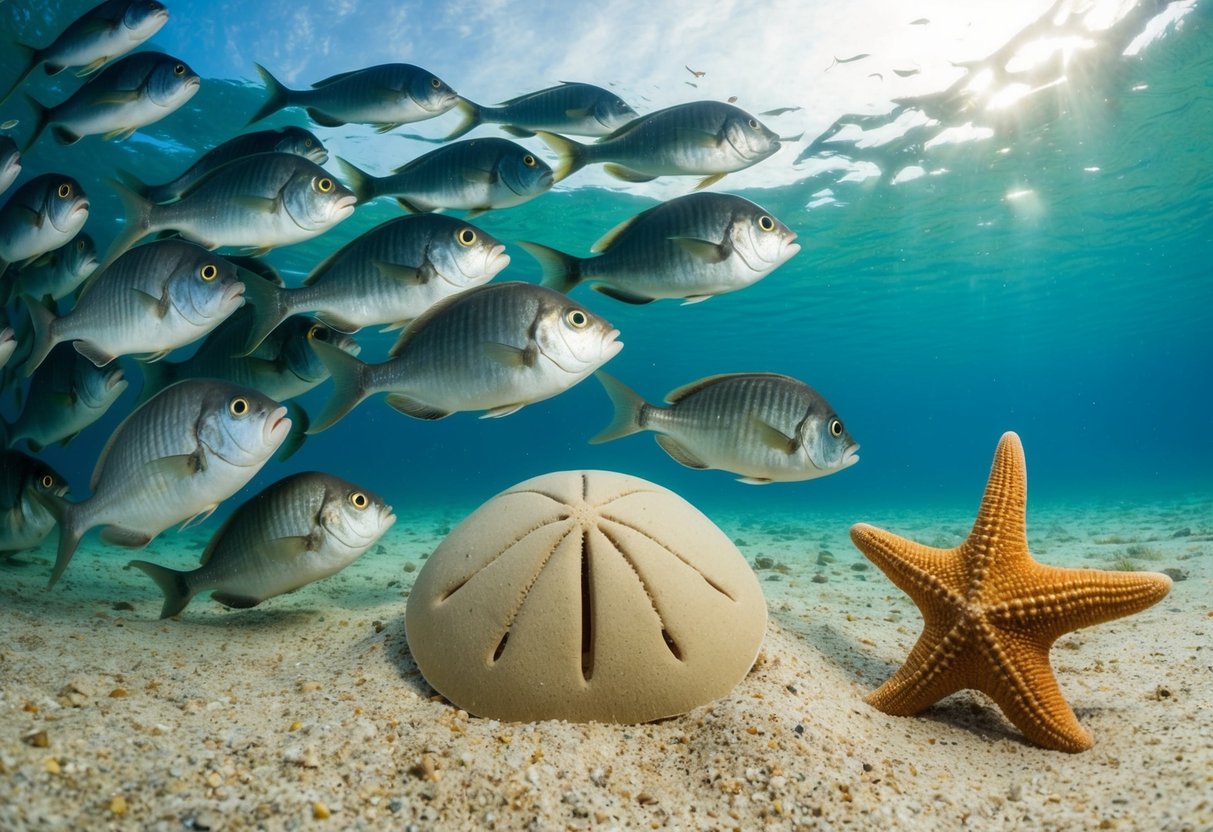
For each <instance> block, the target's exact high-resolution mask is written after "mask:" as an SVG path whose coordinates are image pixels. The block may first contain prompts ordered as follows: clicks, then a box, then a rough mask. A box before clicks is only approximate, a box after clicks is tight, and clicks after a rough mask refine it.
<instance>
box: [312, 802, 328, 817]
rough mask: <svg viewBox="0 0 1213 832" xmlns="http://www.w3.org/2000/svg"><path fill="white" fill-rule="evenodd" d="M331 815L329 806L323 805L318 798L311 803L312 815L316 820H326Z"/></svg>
mask: <svg viewBox="0 0 1213 832" xmlns="http://www.w3.org/2000/svg"><path fill="white" fill-rule="evenodd" d="M332 816H333V813H332V812H330V811H329V807H328V806H325V805H324V804H323V803H321V802H320V801H319V800H317V801H316V802H315V803H313V804H312V817H314V818H315V819H316V820H328V819H329V818H331V817H332Z"/></svg>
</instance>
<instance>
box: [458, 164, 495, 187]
mask: <svg viewBox="0 0 1213 832" xmlns="http://www.w3.org/2000/svg"><path fill="white" fill-rule="evenodd" d="M463 179H464V181H466V182H471V183H472V184H473V185H492V184H493V183H494V182H496V181H497V171H495V170H493V169H492V168H487V169H486V168H464V170H463Z"/></svg>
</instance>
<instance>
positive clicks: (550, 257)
mask: <svg viewBox="0 0 1213 832" xmlns="http://www.w3.org/2000/svg"><path fill="white" fill-rule="evenodd" d="M518 245H519V246H520V247H521V248H522V249H523V251H525V252H526V253H527V254H529V255H531V256H532V257H534V258H535V259H536V260H538V261H539V267H540V269H542V270H543V280H542V281H541V282H542V283H543V285H544V286H546V287H547V288H549V289H555V290H556V291H557V292H564V293H566V294H567V293H568V292H569V290H571V289H572V288H573V287H574V286H576V285H577V284H578V283H580V282H581V280H582V277H581V258H580V257H574V256H573V255H571V254H565V253H564V252H563V251H557V250H556V249H554V248H549V247H548V246H544V245H540V244H539V243H532V242H528V241H526V240H519V241H518Z"/></svg>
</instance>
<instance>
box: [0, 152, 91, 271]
mask: <svg viewBox="0 0 1213 832" xmlns="http://www.w3.org/2000/svg"><path fill="white" fill-rule="evenodd" d="M88 209H89V202H88V197H87V196H86V195H85V193H84V191H83V189H81V187H80V183H79V182H77V181H76V180H75V179H73V178H71V177H70V176H64V175H63V174H61V173H44V174H42V175H41V176H35V177H34V178H33V179H31V180H29V181H28V182H26V183H25V184H24V185H22V186H21V187H20V188H18V189H17V190H15V191H13V195H12V196H10V197H9V198H8V202H6V203H4V207H3V208H0V275H3V274H4V272H5V270H6V269H7V268H8V265H9V263H16V262H18V261H26V262H32V261H33V260H35V259H37V258H38V257H41V256H42V255H43V254H46V253H47V252H48V251H54V250H55V249H57V248H59V247H60V246H64V245H67V243H68V242H69V241H70V240H71V239H72V238H73V237H75V236H76V234H77V233H78V232H79V231H80V229H81V228H83V227H84V221H85V220H87V219H88Z"/></svg>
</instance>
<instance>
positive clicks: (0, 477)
mask: <svg viewBox="0 0 1213 832" xmlns="http://www.w3.org/2000/svg"><path fill="white" fill-rule="evenodd" d="M34 492H38V493H44V494H45V493H49V494H54V495H55V496H58V497H62V496H63V495H64V494H66V493H67V481H66V480H65V479H63V477H62V476H61V475H60V474H59V472H58V471H56V470H55V469H54V468H52V467H50V466H49V465H47V464H46V463H45V462H43V461H42V460H40V459H35V458H34V457H32V456H29V455H27V454H23V453H21V452H20V451H5V450H0V559H3V558H6V557H8V556H9V555H12V554H13V553H14V552H20V551H22V550H24V549H32V548H34V547H35V546H37V545H38V544H39V543H41V542H42V539H43V538H45V537H46V536H47V535H48V534H50V532H51V529H53V528H54V527H55V518H54V517H53V516H52V515H51V513H50V512H49V511H47V509H46V507H45V506H44V505H43V504H42V503H41V502H40V501H38V500H37V499H36V498H35V497H34V496H33V495H34Z"/></svg>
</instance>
